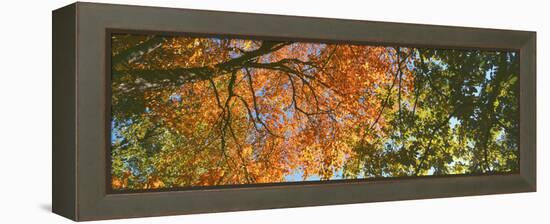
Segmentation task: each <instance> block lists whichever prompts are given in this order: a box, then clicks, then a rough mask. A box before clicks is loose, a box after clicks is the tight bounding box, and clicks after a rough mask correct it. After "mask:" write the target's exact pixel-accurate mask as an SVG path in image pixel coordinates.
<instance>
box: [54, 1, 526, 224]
mask: <svg viewBox="0 0 550 224" xmlns="http://www.w3.org/2000/svg"><path fill="white" fill-rule="evenodd" d="M535 49H536V34H535V33H534V32H529V31H510V30H496V29H479V28H463V27H446V26H431V25H417V24H402V23H386V22H369V21H354V20H340V19H324V18H308V17H294V16H277V15H260V14H248V13H232V12H214V11H200V10H188V9H171V8H155V7H140V6H123V5H108V4H94V3H75V4H72V5H69V6H66V7H64V8H61V9H58V10H55V11H54V12H53V133H54V134H53V211H54V212H55V213H57V214H59V215H62V216H65V217H67V218H70V219H73V220H78V221H80V220H97V219H113V218H126V217H142V216H160V215H175V214H190V213H204V212H222V211H236V210H250V209H268V208H282V207H299V206H314V205H329V204H344V203H362V202H377V201H391V200H409V199H423V198H439V197H455V196H467V195H483V194H500V193H516V192H533V191H535V190H536V157H535V156H536V152H535V149H536V147H535V145H536V137H535V136H536V120H535V119H536V99H535V97H536V95H535V93H536V89H535V87H536V71H535V62H536V58H535V56H536V54H535Z"/></svg>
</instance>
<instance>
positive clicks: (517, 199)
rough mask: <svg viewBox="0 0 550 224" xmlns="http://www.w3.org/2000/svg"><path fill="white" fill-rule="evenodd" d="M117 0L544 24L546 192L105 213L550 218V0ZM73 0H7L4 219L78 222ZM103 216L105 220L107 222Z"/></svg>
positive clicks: (240, 219)
mask: <svg viewBox="0 0 550 224" xmlns="http://www.w3.org/2000/svg"><path fill="white" fill-rule="evenodd" d="M109 2H111V3H123V4H139V5H154V6H167V7H181V8H196V9H212V10H225V11H242V12H257V13H271V14H286V15H303V16H316V17H335V18H349V19H362V20H380V21H395V22H407V23H427V24H438V25H457V26H473V27H489V28H503V29H520V30H533V31H537V32H538V34H537V35H538V36H537V38H538V43H537V44H538V50H537V51H538V69H537V70H538V72H537V73H538V78H537V79H538V114H539V116H538V124H539V125H538V139H539V142H538V158H539V159H538V173H539V176H538V189H539V192H537V193H526V194H509V195H494V196H479V197H462V198H445V199H431V200H415V201H399V202H384V203H370V204H355V205H342V206H324V207H308V208H298V209H277V210H263V211H247V212H232V213H218V214H206V215H188V216H172V217H157V218H141V219H131V220H118V221H105V223H239V224H241V223H286V222H289V221H292V222H303V223H344V222H348V221H351V222H353V223H358V222H389V223H397V222H406V223H497V222H498V223H516V224H517V223H542V222H544V221H546V223H548V221H549V220H550V217H549V214H550V212H549V211H550V210H549V209H548V208H547V207H548V206H549V203H550V200H549V199H550V185H549V183H548V180H549V177H548V173H547V172H546V171H547V170H548V169H549V168H550V158H549V153H548V151H546V150H548V149H549V143H550V137H547V136H548V135H549V134H550V120H549V119H548V118H547V116H545V115H547V114H549V113H550V108H549V106H550V98H546V96H548V95H549V94H550V88H548V87H547V85H548V84H550V76H547V74H546V73H547V72H548V68H549V67H548V66H547V64H546V63H548V62H550V60H549V59H550V58H549V53H548V52H549V51H550V48H549V44H550V40H549V35H550V25H548V21H545V20H549V19H550V16H548V14H550V12H549V11H548V9H549V8H550V7H548V6H545V5H544V2H545V1H540V0H539V1H530V0H523V1H517V0H515V1H503V0H500V1H483V0H476V1H449V3H445V1H441V0H439V1H425V2H423V1H420V0H392V1H389V0H376V1H365V0H363V1H359V0H356V1H353V0H332V1H320V0H317V1H311V2H310V1H304V0H255V1H252V0H250V1H245V0H225V1H217V0H187V1H182V0H179V1H178V0H172V1H167V0H164V1H153V0H150V1H145V0H119V1H115V0H112V1H109ZM69 3H71V1H67V0H49V1H48V2H46V1H44V0H41V1H23V0H21V1H2V3H0V4H2V5H1V6H0V11H1V13H0V16H1V17H2V18H1V20H0V23H1V26H0V29H1V30H2V32H1V34H0V39H1V41H0V136H1V137H0V150H1V151H0V207H1V208H0V220H1V221H0V223H68V222H69V221H68V220H67V219H64V218H62V217H59V216H57V215H54V214H51V213H50V212H49V209H50V208H51V193H50V192H51V100H52V99H51V10H53V9H55V8H58V7H61V6H64V5H66V4H69ZM102 223H103V222H102Z"/></svg>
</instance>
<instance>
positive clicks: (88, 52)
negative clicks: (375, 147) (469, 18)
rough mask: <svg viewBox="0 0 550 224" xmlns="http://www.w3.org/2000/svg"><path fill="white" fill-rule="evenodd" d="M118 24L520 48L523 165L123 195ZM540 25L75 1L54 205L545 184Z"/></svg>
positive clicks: (349, 196) (62, 28)
mask: <svg viewBox="0 0 550 224" xmlns="http://www.w3.org/2000/svg"><path fill="white" fill-rule="evenodd" d="M112 30H143V31H149V32H161V33H197V34H219V35H230V36H243V37H269V38H279V39H293V40H313V41H334V42H346V43H366V44H376V45H400V46H415V47H431V48H434V47H435V48H470V49H471V48H478V49H509V50H514V51H519V54H520V172H519V173H518V174H506V175H500V174H498V175H481V176H468V175H460V176H441V177H414V178H388V179H374V180H366V181H329V182H324V183H320V182H301V183H298V184H285V183H282V184H268V185H252V186H241V187H239V186H233V187H223V188H208V189H188V190H175V191H162V192H129V193H122V194H120V193H117V194H114V193H113V192H110V191H109V190H108V189H109V188H108V187H106V186H108V181H107V180H108V170H107V169H108V168H107V167H108V160H107V158H108V152H109V146H110V143H109V139H110V137H109V133H110V129H109V126H108V125H106V124H108V123H109V121H110V112H109V107H110V102H109V98H110V93H109V87H110V79H109V77H110V73H109V72H110V63H109V57H110V51H109V48H108V47H106V46H107V44H108V37H109V35H110V32H111V31H112ZM535 63H536V33H535V32H528V31H510V30H496V29H478V28H464V27H448V26H431V25H418V24H403V23H386V22H369V21H355V20H341V19H325V18H310V17H296V16H278V15H260V14H249V13H233V12H214V11H201V10H189V9H173V8H158V7H141V6H124V5H109V4H95V3H80V2H78V3H74V4H71V5H69V6H66V7H63V8H60V9H57V10H55V11H54V12H53V81H52V82H53V168H52V172H53V186H52V188H53V197H52V201H53V212H54V213H57V214H59V215H62V216H64V217H67V218H70V219H73V220H77V221H80V220H98V219H113V218H126V217H142V216H160V215H176V214H190V213H205V212H222V211H236V210H251V209H269V208H282V207H299V206H315V205H330V204H345V203H362V202H376V201H392V200H409V199H422V198H439V197H455V196H467V195H483V194H500V193H516V192H534V191H536V88H535V87H536V70H535V69H536V64H535Z"/></svg>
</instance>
